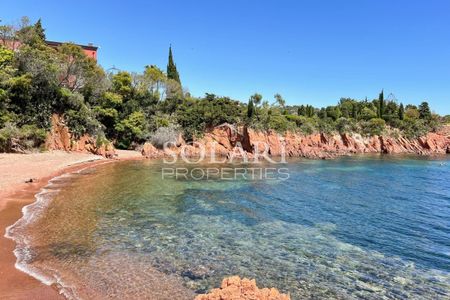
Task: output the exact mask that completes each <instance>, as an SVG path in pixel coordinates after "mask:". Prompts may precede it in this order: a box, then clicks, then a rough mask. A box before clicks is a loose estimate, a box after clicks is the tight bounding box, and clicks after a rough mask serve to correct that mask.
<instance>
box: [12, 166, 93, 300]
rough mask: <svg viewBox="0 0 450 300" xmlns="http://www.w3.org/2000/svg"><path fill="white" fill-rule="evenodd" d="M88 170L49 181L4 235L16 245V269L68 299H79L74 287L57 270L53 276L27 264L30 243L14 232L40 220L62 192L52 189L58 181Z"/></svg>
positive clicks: (24, 237) (29, 256)
mask: <svg viewBox="0 0 450 300" xmlns="http://www.w3.org/2000/svg"><path fill="white" fill-rule="evenodd" d="M88 168H91V166H87V167H86V168H82V169H80V170H78V171H76V172H72V173H67V174H63V175H60V176H57V177H54V178H52V179H51V180H49V182H48V184H47V185H46V186H45V187H43V188H42V189H41V190H40V191H39V192H38V193H37V194H36V195H35V196H34V197H35V199H36V201H34V202H33V203H31V204H28V205H26V206H24V207H23V208H22V217H21V218H20V219H19V220H17V221H16V222H15V223H14V224H12V225H10V226H8V227H7V228H6V230H5V231H6V232H5V235H4V237H6V238H8V239H11V240H13V241H14V242H15V243H16V248H15V249H14V255H15V256H16V258H17V260H16V263H15V267H16V269H17V270H19V271H22V272H24V273H26V274H28V275H30V276H32V277H34V278H35V279H37V280H39V281H40V282H42V283H43V284H45V285H48V286H50V285H52V284H55V285H56V286H57V287H58V290H59V293H60V294H62V295H64V296H65V297H66V298H68V299H78V297H77V293H76V292H75V289H74V287H71V286H69V285H67V284H66V283H64V282H63V280H62V278H61V277H60V276H58V274H57V271H56V270H53V271H54V273H53V274H52V275H49V274H46V273H45V272H43V271H42V270H40V269H39V268H36V267H33V266H31V265H29V264H27V261H28V260H29V259H30V258H31V253H30V248H31V247H30V241H29V240H28V239H27V237H26V236H24V235H21V234H20V233H19V234H15V233H14V230H15V229H19V230H20V229H24V228H26V227H27V226H28V225H30V224H32V223H33V222H35V221H36V220H38V218H39V217H40V216H41V215H42V212H43V210H44V209H45V208H47V207H48V205H49V204H50V202H51V200H52V199H53V197H51V195H55V194H57V193H58V192H59V191H60V190H59V189H51V187H52V186H54V185H56V183H55V182H56V181H58V180H60V179H63V178H70V177H73V176H74V175H76V174H79V173H81V172H82V171H84V170H86V169H88ZM46 196H48V197H46Z"/></svg>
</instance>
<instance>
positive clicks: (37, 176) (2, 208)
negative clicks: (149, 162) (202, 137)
mask: <svg viewBox="0 0 450 300" xmlns="http://www.w3.org/2000/svg"><path fill="white" fill-rule="evenodd" d="M136 154H138V153H135V152H133V151H132V152H129V151H120V152H119V158H118V159H117V160H112V159H104V158H103V157H101V156H98V155H91V154H84V153H67V152H62V151H61V152H60V151H55V152H49V153H39V154H0V173H1V175H2V177H1V178H0V188H1V190H0V230H1V231H2V234H1V235H0V298H1V299H64V297H63V296H62V295H60V294H59V292H58V290H57V288H56V287H55V286H48V285H45V284H44V283H42V282H40V281H39V280H37V279H35V278H34V277H32V276H30V275H29V274H26V273H24V272H22V271H21V270H19V269H17V268H16V267H15V264H16V260H17V259H16V256H15V255H14V252H13V251H14V249H15V247H16V243H15V241H14V240H12V239H9V238H7V237H5V233H6V229H7V228H8V227H9V226H11V225H13V224H14V223H15V222H17V221H18V220H19V219H20V218H21V217H22V209H23V207H25V206H26V205H29V204H31V203H33V202H35V201H36V198H35V195H36V194H37V193H38V192H39V191H40V190H41V189H42V188H44V187H45V186H46V185H47V184H48V183H49V181H50V180H51V179H53V178H55V177H58V176H61V175H63V174H67V173H73V172H77V171H80V170H82V169H86V168H92V167H95V166H97V165H101V164H105V163H113V162H115V161H123V160H132V159H140V158H141V157H142V156H141V155H140V153H139V156H138V155H136ZM24 158H25V159H24ZM24 160H25V161H24ZM27 164H34V166H33V167H32V168H30V167H29V166H30V165H27ZM24 168H27V170H28V172H26V171H24ZM29 179H33V182H31V183H25V181H27V180H29Z"/></svg>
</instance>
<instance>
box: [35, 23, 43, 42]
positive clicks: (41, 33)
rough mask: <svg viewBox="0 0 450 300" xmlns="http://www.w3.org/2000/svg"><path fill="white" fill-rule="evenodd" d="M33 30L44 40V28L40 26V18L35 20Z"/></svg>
mask: <svg viewBox="0 0 450 300" xmlns="http://www.w3.org/2000/svg"><path fill="white" fill-rule="evenodd" d="M34 31H35V32H36V34H37V36H39V38H40V39H41V40H43V41H45V29H44V28H43V27H42V22H41V19H39V20H37V22H36V24H34Z"/></svg>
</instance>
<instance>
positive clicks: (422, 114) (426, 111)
mask: <svg viewBox="0 0 450 300" xmlns="http://www.w3.org/2000/svg"><path fill="white" fill-rule="evenodd" d="M419 118H420V119H424V120H430V119H431V110H430V106H429V105H428V102H426V101H424V102H422V103H421V104H420V105H419Z"/></svg>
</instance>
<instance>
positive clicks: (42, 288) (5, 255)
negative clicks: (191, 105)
mask: <svg viewBox="0 0 450 300" xmlns="http://www.w3.org/2000/svg"><path fill="white" fill-rule="evenodd" d="M56 152H57V151H56ZM66 154H67V156H72V155H73V156H74V157H73V159H74V160H75V159H76V160H75V161H74V162H72V163H69V164H66V165H61V166H56V167H55V170H45V171H44V172H43V173H44V174H45V175H43V176H42V177H38V178H35V179H36V180H34V181H33V182H32V183H25V182H24V181H22V182H20V183H19V182H16V183H14V184H11V185H10V186H8V188H6V189H4V186H2V185H1V184H2V182H1V181H0V188H1V189H0V228H1V230H2V232H3V234H1V235H0V277H1V279H0V299H30V298H32V299H46V300H47V299H50V300H51V299H66V298H65V297H64V295H63V294H61V293H60V290H59V289H58V286H57V285H56V284H52V285H46V284H45V283H44V282H43V281H40V280H38V279H36V278H35V277H34V276H33V275H31V274H30V273H29V272H26V271H23V270H21V268H18V267H17V266H16V264H17V257H16V256H15V254H14V250H15V248H16V241H15V240H14V239H12V238H10V237H7V232H6V231H7V229H8V228H9V227H11V226H13V225H14V224H16V223H17V222H18V221H19V220H21V219H22V217H23V216H24V215H23V212H24V208H25V207H26V206H28V205H30V204H33V203H35V202H36V201H37V198H36V196H37V195H38V194H39V192H40V191H42V190H43V189H44V188H45V187H46V186H48V185H49V184H50V183H51V180H52V179H55V178H57V177H60V176H63V175H65V174H70V173H76V172H79V171H82V170H85V169H89V168H93V167H96V166H99V165H103V164H108V163H114V162H120V161H129V160H146V158H145V157H143V156H142V155H141V154H140V153H139V152H136V151H127V150H125V151H121V150H119V153H118V159H105V158H103V157H100V156H96V155H91V156H90V157H88V156H86V157H85V158H83V159H81V160H80V159H78V158H77V157H76V156H77V155H79V153H78V154H77V153H73V152H71V153H66ZM8 155H9V154H4V156H8ZM27 155H28V154H21V156H22V157H26V156H27ZM375 155H376V156H378V155H381V154H375ZM350 156H368V157H370V155H367V154H360V155H355V154H350ZM385 156H391V157H398V156H405V154H398V155H395V154H387V155H385ZM406 157H408V155H407V154H406ZM421 157H429V158H434V157H447V158H448V156H447V155H422V156H421ZM2 158H4V157H2V155H1V154H0V163H1V162H2ZM11 167H12V170H13V171H11V173H16V172H17V170H16V169H15V166H11ZM0 171H2V165H1V164H0ZM27 178H28V177H27ZM1 179H2V178H0V180H1Z"/></svg>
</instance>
